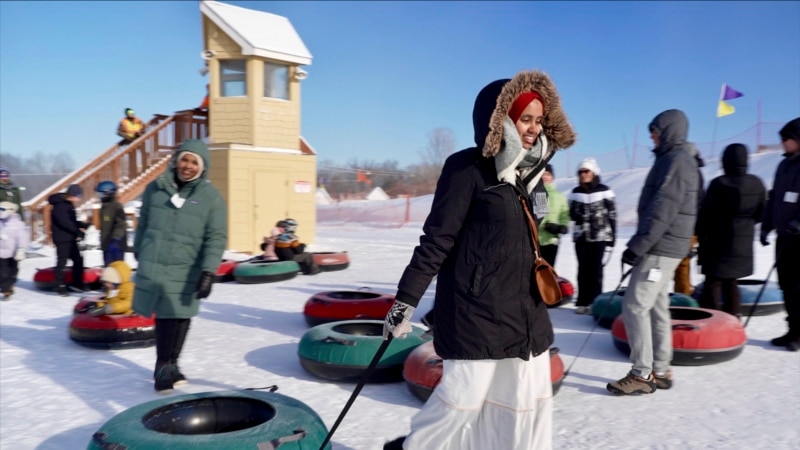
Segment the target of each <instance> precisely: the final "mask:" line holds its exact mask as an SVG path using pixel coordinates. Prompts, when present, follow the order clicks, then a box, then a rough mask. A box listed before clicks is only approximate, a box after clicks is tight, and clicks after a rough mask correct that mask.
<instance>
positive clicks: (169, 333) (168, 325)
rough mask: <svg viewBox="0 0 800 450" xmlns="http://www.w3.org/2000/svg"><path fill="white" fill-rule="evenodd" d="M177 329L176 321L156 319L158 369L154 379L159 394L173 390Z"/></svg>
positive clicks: (154, 371)
mask: <svg viewBox="0 0 800 450" xmlns="http://www.w3.org/2000/svg"><path fill="white" fill-rule="evenodd" d="M177 328H178V327H177V320H175V319H156V330H155V331H156V333H155V334H156V367H155V370H153V379H154V380H155V389H156V391H158V392H163V391H167V390H172V388H173V379H172V368H171V366H170V357H171V355H172V349H173V348H174V347H175V337H176V329H177Z"/></svg>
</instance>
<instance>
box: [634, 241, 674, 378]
mask: <svg viewBox="0 0 800 450" xmlns="http://www.w3.org/2000/svg"><path fill="white" fill-rule="evenodd" d="M680 262H681V260H680V259H677V258H667V257H665V256H655V255H645V256H644V258H642V261H641V262H640V263H639V264H637V265H636V266H634V268H633V270H632V271H631V281H630V284H629V285H628V288H627V289H626V290H625V297H624V298H623V300H622V321H623V322H624V323H625V332H626V334H627V335H628V345H630V347H631V362H632V363H633V368H632V369H631V372H632V373H633V374H634V375H636V376H638V377H641V378H648V377H649V376H650V373H651V372H654V371H655V372H664V371H666V370H667V369H669V366H670V362H671V361H672V317H671V316H670V314H669V288H670V284H671V283H672V277H671V276H670V275H672V274H673V273H674V272H675V268H677V267H678V264H679V263H680ZM654 270H655V271H659V272H660V276H657V275H655V273H656V272H653V271H654Z"/></svg>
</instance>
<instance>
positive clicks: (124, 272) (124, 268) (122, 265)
mask: <svg viewBox="0 0 800 450" xmlns="http://www.w3.org/2000/svg"><path fill="white" fill-rule="evenodd" d="M108 267H113V268H114V269H116V271H117V272H119V275H120V278H122V282H121V283H119V284H122V283H128V282H129V281H131V273H132V271H131V267H130V266H129V265H128V263H126V262H125V261H114V262H112V263H110V264H109V265H108Z"/></svg>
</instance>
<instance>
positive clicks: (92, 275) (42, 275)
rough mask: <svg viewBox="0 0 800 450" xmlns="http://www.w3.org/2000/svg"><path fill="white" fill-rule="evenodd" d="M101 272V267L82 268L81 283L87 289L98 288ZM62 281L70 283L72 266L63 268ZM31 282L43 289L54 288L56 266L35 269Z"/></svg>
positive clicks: (55, 286) (50, 289)
mask: <svg viewBox="0 0 800 450" xmlns="http://www.w3.org/2000/svg"><path fill="white" fill-rule="evenodd" d="M102 273H103V268H102V267H86V268H84V269H83V284H84V285H86V287H88V288H89V289H92V290H95V289H100V287H101V285H102V283H101V282H100V275H102ZM64 283H65V284H72V267H69V266H68V267H65V268H64ZM33 284H34V285H35V286H36V287H37V288H38V289H41V290H43V291H52V290H55V288H57V287H58V286H57V285H56V268H55V267H48V268H46V269H36V273H35V274H34V275H33Z"/></svg>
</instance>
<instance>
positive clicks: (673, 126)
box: [648, 109, 689, 153]
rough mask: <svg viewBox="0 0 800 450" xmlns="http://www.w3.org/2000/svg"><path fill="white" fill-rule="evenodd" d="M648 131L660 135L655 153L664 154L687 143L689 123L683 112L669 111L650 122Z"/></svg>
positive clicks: (677, 110)
mask: <svg viewBox="0 0 800 450" xmlns="http://www.w3.org/2000/svg"><path fill="white" fill-rule="evenodd" d="M648 129H649V130H650V131H651V132H652V131H656V132H657V133H658V142H659V143H658V147H656V148H655V149H653V151H654V152H656V153H662V152H665V151H668V150H670V149H672V148H673V147H675V146H679V145H683V144H685V143H686V138H687V137H688V136H689V121H688V120H687V119H686V114H684V113H683V111H681V110H679V109H668V110H666V111H664V112H662V113H661V114H659V115H657V116H656V117H655V118H654V119H653V121H652V122H650V125H649V126H648Z"/></svg>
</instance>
